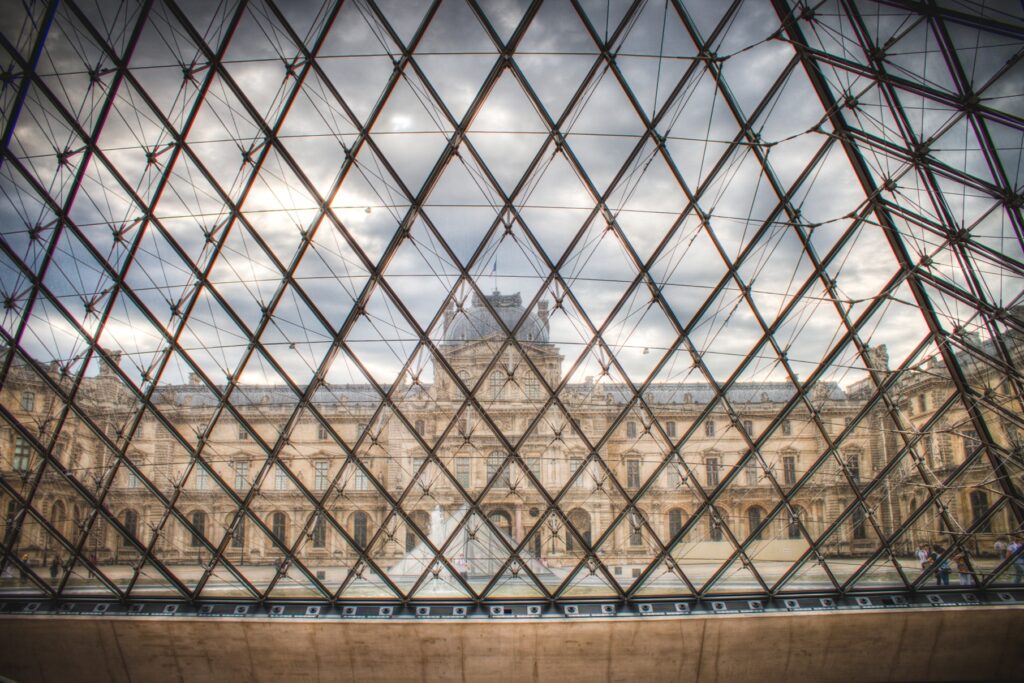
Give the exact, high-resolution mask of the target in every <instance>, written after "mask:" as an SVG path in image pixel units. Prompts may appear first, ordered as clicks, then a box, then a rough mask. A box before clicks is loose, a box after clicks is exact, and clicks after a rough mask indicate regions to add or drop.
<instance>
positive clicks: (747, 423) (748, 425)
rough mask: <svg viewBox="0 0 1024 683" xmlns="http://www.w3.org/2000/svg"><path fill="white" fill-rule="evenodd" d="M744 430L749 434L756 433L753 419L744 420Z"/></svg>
mask: <svg viewBox="0 0 1024 683" xmlns="http://www.w3.org/2000/svg"><path fill="white" fill-rule="evenodd" d="M743 431H745V432H746V433H747V436H753V435H754V422H753V420H744V421H743Z"/></svg>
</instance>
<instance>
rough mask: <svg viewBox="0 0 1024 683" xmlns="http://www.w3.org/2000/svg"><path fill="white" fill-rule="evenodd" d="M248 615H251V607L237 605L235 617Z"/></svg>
mask: <svg viewBox="0 0 1024 683" xmlns="http://www.w3.org/2000/svg"><path fill="white" fill-rule="evenodd" d="M248 613H249V606H248V605H236V606H235V615H236V616H243V615H245V614H248Z"/></svg>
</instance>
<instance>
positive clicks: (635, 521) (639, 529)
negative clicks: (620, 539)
mask: <svg viewBox="0 0 1024 683" xmlns="http://www.w3.org/2000/svg"><path fill="white" fill-rule="evenodd" d="M629 544H630V545H632V546H638V545H643V544H644V518H643V513H641V512H640V511H639V510H631V511H630V513H629Z"/></svg>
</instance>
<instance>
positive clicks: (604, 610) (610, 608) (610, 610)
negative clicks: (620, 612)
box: [601, 605, 615, 614]
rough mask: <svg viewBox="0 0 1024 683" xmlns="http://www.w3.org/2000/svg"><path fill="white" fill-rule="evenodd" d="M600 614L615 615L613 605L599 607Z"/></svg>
mask: <svg viewBox="0 0 1024 683" xmlns="http://www.w3.org/2000/svg"><path fill="white" fill-rule="evenodd" d="M601 614H615V605H601Z"/></svg>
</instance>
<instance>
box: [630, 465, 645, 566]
mask: <svg viewBox="0 0 1024 683" xmlns="http://www.w3.org/2000/svg"><path fill="white" fill-rule="evenodd" d="M638 464H639V463H638ZM629 544H630V545H632V546H637V545H643V544H644V535H643V526H642V525H641V523H640V518H639V516H638V515H637V514H636V513H633V514H631V515H630V520H629Z"/></svg>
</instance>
